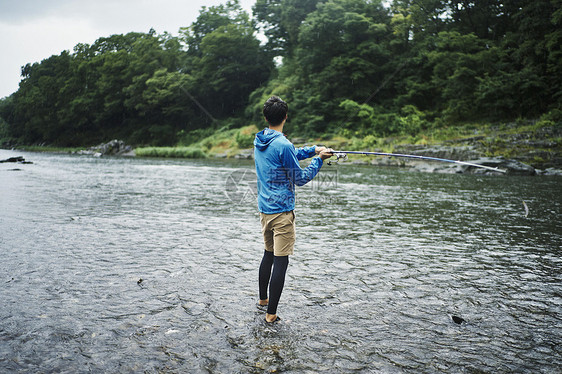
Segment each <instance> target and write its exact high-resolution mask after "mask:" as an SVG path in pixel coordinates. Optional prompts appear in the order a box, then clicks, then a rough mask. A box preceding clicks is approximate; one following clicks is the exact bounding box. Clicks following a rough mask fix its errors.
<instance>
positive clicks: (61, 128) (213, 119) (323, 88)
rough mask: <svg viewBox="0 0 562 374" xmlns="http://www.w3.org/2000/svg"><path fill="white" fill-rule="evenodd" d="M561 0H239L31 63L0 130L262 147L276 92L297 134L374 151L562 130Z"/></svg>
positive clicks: (22, 136)
mask: <svg viewBox="0 0 562 374" xmlns="http://www.w3.org/2000/svg"><path fill="white" fill-rule="evenodd" d="M561 6H562V3H561V2H560V0H535V1H531V0H520V1H514V0H486V1H478V2H476V1H460V0H416V1H413V0H393V1H390V2H388V1H382V0H255V4H254V7H253V12H254V18H253V19H252V18H251V17H250V15H249V14H248V13H247V12H245V11H244V10H243V9H242V7H241V6H240V2H239V0H227V1H225V3H224V4H222V5H218V6H211V7H202V8H201V11H200V14H199V16H198V18H197V19H196V21H195V22H193V23H192V24H191V25H187V26H186V27H183V28H181V29H180V31H179V35H178V36H172V35H170V34H168V33H164V34H162V35H157V34H156V33H155V32H154V31H153V30H150V31H149V32H148V33H128V34H124V35H111V36H109V37H101V38H99V39H98V40H96V41H95V42H94V43H93V44H92V45H88V44H78V45H76V47H75V48H74V50H73V51H72V52H71V51H63V52H61V53H60V54H59V55H53V56H50V57H48V58H46V59H44V60H43V61H41V62H37V63H33V64H31V63H30V64H27V65H25V66H23V67H22V70H21V73H22V80H21V82H20V86H19V89H18V90H17V91H16V92H15V93H14V94H13V95H11V96H10V97H8V98H5V99H2V100H0V142H1V143H2V144H12V145H14V144H28V145H31V144H49V145H53V146H78V145H91V144H98V143H100V142H103V141H107V139H115V138H118V139H123V140H125V141H127V142H129V143H132V144H135V145H152V146H169V145H180V146H189V147H196V148H197V147H198V148H200V149H201V150H205V152H208V151H210V150H211V149H213V150H216V151H217V152H218V151H224V150H225V149H229V147H232V146H239V147H251V141H252V135H251V134H250V133H246V131H247V130H244V129H245V128H246V127H244V126H249V125H251V124H257V125H258V127H261V126H263V125H264V122H263V116H262V113H261V110H262V107H263V103H264V101H265V100H266V99H267V98H268V97H269V96H271V95H279V96H281V97H283V98H284V99H285V100H286V101H287V102H288V103H289V108H290V111H289V121H288V122H287V125H286V127H285V131H286V132H287V133H288V134H289V135H290V136H292V137H294V136H299V137H313V138H326V137H327V136H337V135H342V136H343V137H349V138H354V139H356V140H354V141H356V142H361V144H359V143H357V145H358V146H359V145H361V146H363V147H367V148H372V147H375V146H377V147H383V146H384V144H381V143H380V142H378V140H377V141H375V140H374V139H379V138H380V137H384V136H398V137H411V139H413V140H414V141H425V140H424V139H425V138H422V136H421V135H420V134H426V133H427V132H428V131H430V132H432V133H434V134H437V133H439V131H440V129H441V130H443V133H445V132H451V133H454V132H455V131H454V129H455V128H461V127H463V126H464V125H465V124H467V123H470V124H474V123H487V122H500V121H503V122H510V121H515V120H516V119H521V120H522V121H526V120H528V119H537V118H541V119H540V121H538V122H537V123H538V124H541V125H544V126H550V127H551V126H560V112H561V111H562V9H561V8H562V7H561ZM256 31H259V32H261V34H262V35H264V36H265V38H266V40H264V41H263V42H261V43H260V39H259V38H258V37H257V32H256ZM478 126H480V125H477V126H476V127H478ZM240 128H242V130H241V129H240ZM247 128H249V127H247ZM248 131H249V130H248ZM255 131H257V128H253V127H252V130H251V131H250V132H255ZM215 132H216V134H215V135H214V136H212V135H213V133H215ZM424 136H425V135H424ZM189 149H192V148H189ZM142 152H145V151H141V153H142ZM153 152H156V151H153ZM158 152H164V151H158ZM169 152H172V151H169ZM185 152H186V154H187V153H189V152H191V151H188V150H186V151H185ZM172 153H173V152H172ZM180 153H181V152H180Z"/></svg>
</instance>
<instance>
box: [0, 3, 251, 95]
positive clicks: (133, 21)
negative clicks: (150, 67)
mask: <svg viewBox="0 0 562 374" xmlns="http://www.w3.org/2000/svg"><path fill="white" fill-rule="evenodd" d="M224 3H226V0H158V1H154V0H0V98H3V97H5V96H9V95H11V94H12V93H13V92H15V91H17V89H18V84H19V81H20V68H21V67H22V66H23V65H25V64H27V63H34V62H39V61H41V60H43V59H44V58H47V57H49V56H51V55H55V54H56V55H58V54H60V53H61V52H62V51H64V50H69V51H71V52H72V49H73V48H74V46H75V45H76V44H78V43H87V44H92V43H93V42H94V41H95V40H96V39H98V38H99V37H102V36H109V35H113V34H125V33H128V32H130V31H137V32H148V31H149V30H150V28H154V30H156V32H157V33H158V34H161V33H163V32H164V31H168V32H169V33H171V34H173V35H177V34H178V30H179V28H180V27H185V26H190V25H191V24H192V23H193V21H195V19H196V18H197V16H198V15H199V11H200V10H201V7H202V6H207V7H209V6H214V5H219V4H224ZM254 3H255V0H240V4H241V5H242V7H243V8H244V9H245V10H246V11H247V12H248V13H250V15H251V8H252V5H253V4H254Z"/></svg>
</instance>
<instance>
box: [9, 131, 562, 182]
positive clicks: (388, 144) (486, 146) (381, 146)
mask: <svg viewBox="0 0 562 374" xmlns="http://www.w3.org/2000/svg"><path fill="white" fill-rule="evenodd" d="M257 131H259V129H258V128H257V127H256V126H254V125H250V126H246V127H242V128H239V129H228V130H224V129H223V130H218V131H216V132H215V133H214V134H212V135H210V136H207V137H204V138H203V139H200V140H198V141H196V142H180V144H178V145H177V146H175V147H137V148H133V147H131V146H129V145H126V144H125V143H124V142H123V141H119V140H112V141H110V142H108V143H105V144H100V145H98V146H94V147H89V148H87V149H80V148H54V147H48V146H22V147H17V149H21V150H26V151H39V152H41V151H44V152H61V153H73V154H87V155H93V156H96V157H102V156H107V155H118V156H136V157H163V158H206V157H211V158H235V159H252V158H253V149H252V145H253V139H254V136H255V133H256V132H257ZM288 136H289V137H290V129H289V131H288ZM290 139H291V141H292V142H293V143H294V144H295V146H296V147H301V146H306V145H312V144H317V145H324V146H327V147H331V148H333V149H337V150H360V151H378V152H387V153H402V154H414V155H423V156H429V157H437V158H446V159H453V160H464V161H469V160H471V161H478V162H480V163H485V164H487V165H494V166H498V167H508V168H511V166H513V165H515V166H514V167H515V168H516V169H518V170H520V173H522V174H530V175H533V174H547V175H562V125H560V123H554V122H553V121H548V120H541V121H522V122H512V123H506V124H500V125H482V124H478V125H470V124H467V125H463V126H455V127H442V128H436V129H428V130H425V131H423V132H420V133H419V134H417V135H416V136H395V137H375V136H373V135H367V136H359V134H345V135H338V136H329V137H323V138H316V139H305V138H290ZM345 162H348V163H355V164H361V163H362V164H374V165H384V166H398V167H406V168H413V169H416V170H420V171H429V172H443V173H459V172H466V171H467V168H463V167H461V166H459V165H449V164H442V163H435V162H420V161H417V160H408V159H401V158H400V159H398V158H387V157H382V158H381V157H369V156H353V157H350V158H349V160H348V161H344V162H343V163H345ZM508 163H510V165H511V166H506V165H507V164H508ZM527 166H528V167H527Z"/></svg>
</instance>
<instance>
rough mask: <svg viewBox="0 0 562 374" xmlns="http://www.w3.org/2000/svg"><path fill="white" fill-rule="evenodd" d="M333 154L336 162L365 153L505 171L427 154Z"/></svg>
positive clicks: (357, 152) (375, 153)
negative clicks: (348, 156)
mask: <svg viewBox="0 0 562 374" xmlns="http://www.w3.org/2000/svg"><path fill="white" fill-rule="evenodd" d="M332 153H333V154H334V156H336V162H338V161H339V160H340V159H343V160H344V161H345V160H347V155H348V154H349V155H367V156H387V157H403V158H414V159H419V160H430V161H441V162H449V163H453V164H458V165H465V166H472V167H475V168H481V169H486V170H490V171H495V172H498V173H507V171H506V170H504V169H499V168H497V167H491V166H486V165H480V164H475V163H472V162H466V161H458V160H450V159H447V158H438V157H429V156H420V155H405V154H401V153H386V152H362V151H333V152H332Z"/></svg>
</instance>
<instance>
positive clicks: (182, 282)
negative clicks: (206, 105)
mask: <svg viewBox="0 0 562 374" xmlns="http://www.w3.org/2000/svg"><path fill="white" fill-rule="evenodd" d="M19 155H21V153H14V152H9V151H0V159H4V158H7V157H10V156H19ZM24 156H25V158H26V159H28V160H30V161H34V164H33V165H18V166H16V167H14V165H7V164H0V196H1V197H0V230H1V236H0V255H1V258H2V261H1V262H0V283H1V284H2V287H0V300H1V302H2V307H1V308H0V371H1V372H18V371H23V372H26V371H31V372H37V371H40V372H69V373H70V372H86V371H92V372H144V371H146V372H190V373H199V372H201V373H204V372H213V373H233V372H239V373H247V372H250V373H259V372H272V371H278V372H293V373H301V372H320V371H327V372H365V373H371V372H373V373H374V372H385V373H386V372H389V373H394V372H396V373H401V372H411V373H420V372H427V373H434V372H529V373H531V372H533V373H536V372H543V373H551V372H555V371H558V370H560V369H559V368H560V367H561V364H562V358H561V356H562V354H561V349H560V346H559V340H560V336H562V317H561V312H562V282H561V280H562V279H561V278H562V276H561V273H562V272H561V269H562V266H561V265H562V260H561V253H562V249H561V243H562V241H561V239H562V232H561V230H560V223H559V222H560V214H561V213H562V197H561V194H560V188H559V183H560V179H553V178H546V177H532V178H527V177H504V176H501V177H497V176H494V177H492V176H477V175H443V174H423V173H415V172H405V171H402V170H399V169H384V168H376V167H367V166H361V167H359V166H347V165H340V166H332V167H328V166H325V167H324V169H323V172H322V175H324V177H325V178H324V179H322V180H320V179H319V180H318V181H317V183H315V184H312V185H311V186H308V187H303V188H301V189H300V190H299V192H298V196H297V226H298V229H297V244H296V248H295V255H294V256H292V259H291V264H290V266H289V270H288V275H287V282H286V286H285V290H284V293H283V296H282V299H281V304H280V309H279V313H280V315H281V317H282V318H283V320H282V321H281V322H280V323H278V324H275V325H273V326H270V325H265V323H264V322H263V317H264V312H263V311H261V310H259V309H258V308H257V307H256V299H257V267H258V264H259V260H260V259H261V253H262V250H263V246H262V243H261V236H260V225H259V217H258V214H257V212H256V204H255V200H254V199H253V196H254V195H253V193H254V192H253V191H252V189H251V188H250V186H251V175H252V168H253V165H252V163H251V162H234V161H233V162H228V161H224V160H222V161H214V160H213V161H170V160H137V159H117V158H103V159H95V158H90V157H78V156H67V155H43V154H32V153H30V154H25V155H24ZM14 168H19V169H21V170H19V171H13V170H10V169H14ZM232 183H234V184H236V188H233V187H232ZM523 201H525V202H526V204H527V206H528V208H529V214H528V216H527V217H525V209H524V206H523V204H522V202H523ZM452 316H460V317H461V318H463V319H464V320H465V322H463V323H462V324H460V325H459V324H456V323H454V322H453V320H452Z"/></svg>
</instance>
